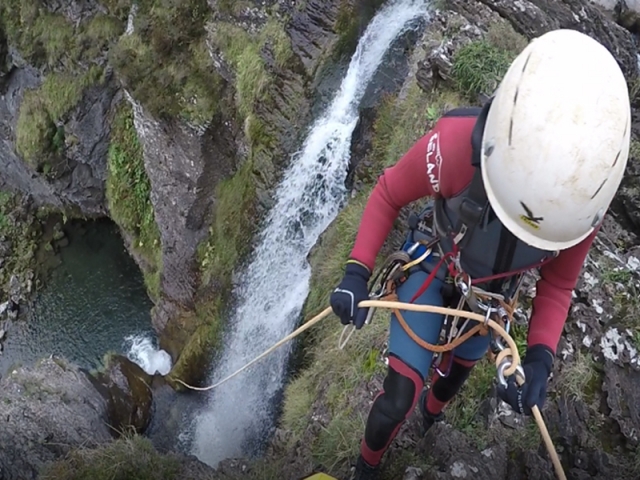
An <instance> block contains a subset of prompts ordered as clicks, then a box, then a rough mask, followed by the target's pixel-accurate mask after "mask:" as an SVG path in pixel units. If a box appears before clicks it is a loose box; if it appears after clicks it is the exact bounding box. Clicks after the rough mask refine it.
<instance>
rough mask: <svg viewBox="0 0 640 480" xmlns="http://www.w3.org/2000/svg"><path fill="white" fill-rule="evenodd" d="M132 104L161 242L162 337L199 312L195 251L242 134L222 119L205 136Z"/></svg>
mask: <svg viewBox="0 0 640 480" xmlns="http://www.w3.org/2000/svg"><path fill="white" fill-rule="evenodd" d="M131 101H132V102H133V104H134V114H135V124H136V130H137V131H138V135H139V138H140V139H141V142H142V145H143V149H144V161H145V168H146V171H147V174H148V176H149V180H150V182H151V201H152V203H153V207H154V214H155V218H156V222H157V224H158V228H159V231H160V237H161V241H162V265H163V273H162V276H161V287H162V292H163V300H164V301H163V302H162V303H161V304H160V305H159V307H158V309H156V315H154V327H155V328H156V330H157V331H159V332H162V331H163V330H164V328H165V326H166V323H167V322H168V321H169V319H170V318H172V317H175V316H176V312H177V311H179V309H180V308H184V309H193V308H194V296H195V293H196V290H197V287H198V277H197V272H198V269H199V266H198V265H197V263H196V250H197V247H198V245H199V244H200V243H201V242H202V241H203V240H204V239H205V238H206V236H207V233H208V227H209V224H210V221H211V219H210V217H211V209H212V206H213V204H214V203H215V196H214V191H215V186H216V185H217V184H218V183H219V182H220V181H221V180H223V179H225V178H227V177H229V175H231V174H232V173H234V171H235V169H236V167H237V157H236V152H235V141H234V138H235V136H236V135H237V134H238V129H237V127H235V125H234V124H233V123H231V120H232V119H229V118H225V117H221V116H219V117H216V118H215V119H214V121H213V122H212V123H211V124H210V125H209V126H208V127H207V129H206V130H205V131H204V132H202V133H200V132H197V131H196V130H195V129H191V128H189V127H188V126H186V125H184V124H180V123H179V122H173V121H166V120H165V121H163V122H159V121H157V120H155V119H153V118H152V117H151V116H150V115H148V114H146V113H145V112H144V109H143V107H141V106H140V105H139V104H137V103H135V101H134V100H133V99H131ZM165 302H166V303H165Z"/></svg>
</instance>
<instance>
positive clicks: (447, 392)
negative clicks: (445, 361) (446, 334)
mask: <svg viewBox="0 0 640 480" xmlns="http://www.w3.org/2000/svg"><path fill="white" fill-rule="evenodd" d="M473 367H474V364H470V365H469V364H467V365H462V364H461V363H458V362H457V361H456V358H454V359H453V362H452V363H451V370H450V371H449V375H448V376H446V377H439V376H438V377H437V378H436V380H435V382H433V385H432V386H431V390H432V392H433V395H434V397H436V399H438V400H439V401H441V402H448V401H449V400H451V399H452V398H453V397H454V396H455V395H456V393H458V391H459V390H460V388H461V387H462V385H464V382H466V381H467V378H469V374H470V373H471V370H473Z"/></svg>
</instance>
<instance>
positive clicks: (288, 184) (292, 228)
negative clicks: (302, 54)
mask: <svg viewBox="0 0 640 480" xmlns="http://www.w3.org/2000/svg"><path fill="white" fill-rule="evenodd" d="M427 5H428V2H427V0H393V1H391V2H389V3H388V4H387V5H386V6H385V7H383V8H382V9H381V10H380V11H379V12H378V13H377V14H376V16H375V17H374V18H373V19H372V21H371V22H370V24H369V26H368V28H367V29H366V31H365V33H364V34H363V36H362V37H361V39H360V41H359V44H358V47H357V49H356V52H355V54H354V56H353V58H352V60H351V63H350V65H349V69H348V71H347V74H346V76H345V78H344V80H343V82H342V85H341V86H340V89H339V91H338V92H337V93H336V95H335V97H334V99H333V101H332V102H331V104H330V105H329V106H328V108H327V110H326V112H325V113H324V115H322V116H321V117H320V118H319V119H318V120H317V121H316V122H315V124H314V126H313V128H312V129H311V130H310V133H309V136H308V137H307V139H306V141H305V143H304V146H303V149H302V151H301V153H299V154H298V155H296V157H295V158H294V159H293V161H292V164H291V167H290V169H289V170H288V171H287V173H286V174H285V176H284V178H283V180H282V182H281V184H280V186H279V187H278V190H277V192H276V203H275V205H274V207H273V208H272V209H271V211H270V214H269V215H268V218H267V219H266V222H265V227H264V228H263V230H262V232H261V234H260V235H259V238H258V242H257V247H256V249H255V250H254V252H253V255H252V258H253V261H252V263H251V264H250V265H249V266H248V267H247V268H246V270H245V271H244V272H242V273H243V274H242V275H241V276H240V277H239V278H240V279H241V284H240V285H239V287H238V288H237V290H236V292H235V297H236V298H237V305H238V306H237V307H236V309H235V311H234V312H232V318H231V319H230V321H229V322H228V324H229V330H228V331H227V332H226V334H225V339H224V345H225V347H224V352H223V353H222V355H221V360H220V362H219V363H218V364H217V365H216V366H215V368H214V371H213V372H212V375H210V380H211V381H212V382H216V381H218V380H220V379H222V378H224V377H225V376H227V375H228V374H230V373H232V372H233V371H235V370H237V369H238V368H240V367H241V366H243V365H244V364H246V363H247V362H248V361H250V360H251V359H253V358H254V357H255V356H256V355H258V354H259V353H261V352H263V351H264V350H266V349H267V348H269V347H270V346H271V345H273V344H274V343H276V342H277V341H278V340H279V339H280V338H282V337H283V336H285V335H287V334H288V333H290V332H291V331H292V330H293V328H294V327H295V325H296V322H297V321H298V320H299V314H300V311H301V308H302V305H303V303H304V300H305V298H306V296H307V294H308V289H309V279H310V276H311V271H310V267H309V265H308V264H307V261H306V256H307V254H308V253H309V250H310V249H311V248H312V247H313V245H314V243H315V242H316V240H317V239H318V237H319V235H320V234H321V233H322V232H323V231H324V230H325V229H326V228H327V226H328V225H329V224H330V223H331V221H332V220H333V219H334V218H335V217H336V215H337V214H338V212H339V210H340V208H341V204H342V201H343V200H344V198H345V195H346V189H345V186H344V180H345V176H346V172H347V168H348V165H349V149H350V139H351V135H352V133H353V130H354V128H355V126H356V124H357V121H358V106H359V104H360V101H361V99H362V97H363V95H364V92H365V90H366V88H367V85H368V84H369V82H370V81H371V79H372V77H373V75H374V73H375V72H376V70H377V68H378V66H379V65H380V63H381V61H382V59H383V57H384V55H385V53H386V52H387V50H388V49H389V47H390V46H391V45H392V43H393V41H394V39H396V38H397V37H398V36H399V35H401V34H402V33H404V32H405V31H406V30H407V29H409V28H411V27H412V25H413V22H414V21H416V20H419V19H420V18H424V17H425V16H426V15H427V13H428V6H427ZM288 353H289V349H288V348H287V347H286V346H285V347H282V348H280V349H279V350H277V351H276V352H274V353H272V354H271V355H270V356H269V357H268V358H266V359H264V360H263V361H262V362H260V364H259V365H256V366H254V367H252V369H251V370H249V371H248V372H244V373H243V374H241V375H239V376H237V377H235V378H233V379H232V380H230V381H228V382H226V383H225V384H223V385H222V386H220V387H219V388H217V389H214V390H212V391H210V392H209V393H208V394H207V395H208V398H207V405H206V407H205V408H204V409H203V411H202V412H200V413H199V415H197V416H196V417H195V418H194V420H193V427H192V429H193V434H192V438H191V442H192V453H193V454H194V455H196V456H197V457H198V458H199V459H200V460H202V461H203V462H205V463H208V464H209V465H211V466H214V467H215V466H216V465H217V464H218V462H219V461H221V460H223V459H225V458H230V457H234V456H240V455H244V454H247V452H248V451H251V450H252V449H253V448H254V447H256V446H257V445H258V444H259V443H260V441H261V440H260V439H262V438H264V436H265V433H268V432H270V430H271V428H272V414H271V410H272V403H273V399H274V397H275V396H276V395H277V394H278V392H279V391H280V390H281V388H282V385H283V380H284V375H285V370H286V368H285V367H286V360H287V356H288Z"/></svg>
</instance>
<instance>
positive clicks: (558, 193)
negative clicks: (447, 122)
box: [481, 29, 631, 251]
mask: <svg viewBox="0 0 640 480" xmlns="http://www.w3.org/2000/svg"><path fill="white" fill-rule="evenodd" d="M630 129H631V107H630V103H629V94H628V90H627V84H626V82H625V79H624V76H623V74H622V71H621V70H620V67H619V66H618V63H617V62H616V60H615V59H614V58H613V56H612V55H611V54H610V53H609V51H608V50H607V49H606V48H605V47H604V46H602V45H601V44H600V43H599V42H597V41H596V40H594V39H592V38H591V37H589V36H588V35H585V34H583V33H580V32H578V31H576V30H564V29H561V30H554V31H551V32H548V33H545V34H544V35H542V36H540V37H538V38H536V39H534V40H533V41H531V43H529V45H528V46H527V47H526V48H525V49H524V50H523V51H522V52H521V53H520V54H519V55H518V57H517V58H516V59H515V60H514V61H513V63H512V64H511V66H510V67H509V70H508V71H507V73H506V74H505V76H504V78H503V79H502V82H501V83H500V85H499V87H498V90H497V92H496V95H495V98H494V100H493V103H492V105H491V108H490V109H489V112H488V116H487V121H486V125H485V130H484V134H483V138H482V155H481V169H482V180H483V183H484V186H485V189H486V192H487V198H488V199H489V202H490V203H491V206H492V208H493V210H494V211H495V213H496V215H497V216H498V218H499V219H500V221H501V222H502V223H503V224H504V226H505V227H507V228H508V229H509V230H510V231H511V232H512V233H513V234H514V235H515V236H516V237H518V238H519V239H520V240H522V241H523V242H525V243H527V244H529V245H531V246H533V247H536V248H540V249H543V250H551V251H553V250H562V249H566V248H569V247H571V246H573V245H575V244H577V243H579V242H580V241H582V240H583V239H584V238H585V237H587V236H588V235H589V234H590V233H591V232H593V229H594V227H596V226H597V225H598V224H599V223H600V221H601V220H602V218H603V216H604V214H605V212H606V210H607V209H608V208H609V204H610V203H611V201H612V199H613V197H614V195H615V193H616V191H617V189H618V186H619V185H620V181H621V180H622V176H623V174H624V171H625V166H626V164H627V158H628V156H629V142H630Z"/></svg>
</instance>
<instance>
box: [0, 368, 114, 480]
mask: <svg viewBox="0 0 640 480" xmlns="http://www.w3.org/2000/svg"><path fill="white" fill-rule="evenodd" d="M0 397H1V398H0V419H2V422H0V452H2V455H0V472H1V474H2V478H3V479H6V480H28V479H35V478H36V476H37V474H38V471H39V469H40V468H42V467H43V466H44V465H45V464H46V463H47V462H50V461H52V460H54V459H56V458H58V457H60V456H62V455H65V454H66V453H68V452H69V451H70V450H71V449H73V448H78V447H81V446H82V447H88V448H91V447H95V446H97V445H99V444H101V443H103V442H107V441H109V440H110V439H111V436H110V434H109V430H108V427H107V425H106V422H105V420H106V417H107V404H106V402H105V400H104V399H103V398H102V397H101V396H100V394H99V393H98V392H97V390H96V389H94V388H93V386H92V385H91V382H90V381H89V380H88V378H87V376H86V375H85V374H84V373H83V372H81V371H80V370H79V369H78V368H76V367H74V366H73V365H70V364H69V363H67V362H66V361H64V360H62V359H58V358H48V359H46V360H43V361H41V362H39V363H38V364H37V365H35V366H33V367H21V368H18V369H16V370H14V371H13V372H11V373H10V374H9V375H7V376H6V377H5V378H3V379H2V380H1V381H0Z"/></svg>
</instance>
